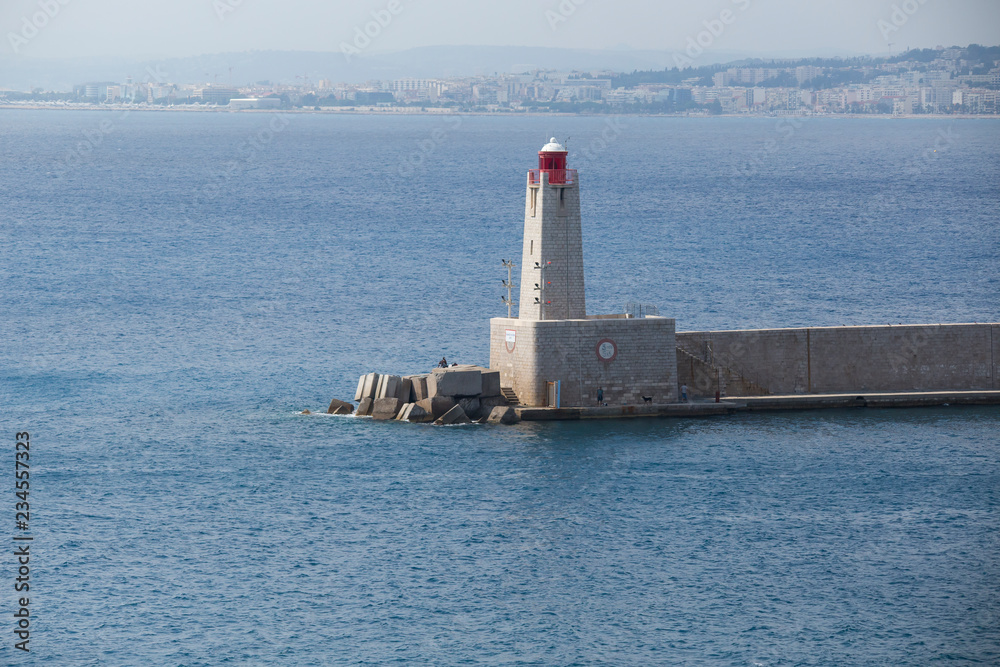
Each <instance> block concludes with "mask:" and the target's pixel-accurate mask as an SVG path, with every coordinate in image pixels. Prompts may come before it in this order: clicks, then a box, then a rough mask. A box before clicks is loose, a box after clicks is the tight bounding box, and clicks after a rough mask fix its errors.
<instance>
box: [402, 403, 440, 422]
mask: <svg viewBox="0 0 1000 667" xmlns="http://www.w3.org/2000/svg"><path fill="white" fill-rule="evenodd" d="M406 420H407V421H408V422H410V423H411V424H429V423H431V422H432V421H434V415H432V414H430V413H429V412H427V411H426V410H424V409H423V408H422V407H420V406H419V405H416V404H414V406H413V408H411V409H410V412H409V414H408V415H407V417H406Z"/></svg>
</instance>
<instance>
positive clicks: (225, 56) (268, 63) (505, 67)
mask: <svg viewBox="0 0 1000 667" xmlns="http://www.w3.org/2000/svg"><path fill="white" fill-rule="evenodd" d="M673 54H674V52H673V51H628V50H624V51H602V50H582V49H556V48H538V47H509V46H432V47H422V48H416V49H409V50H407V51H400V52H396V53H364V54H362V55H361V56H359V57H357V58H355V59H353V60H352V61H351V62H348V60H347V59H346V58H345V57H344V55H343V54H341V53H340V52H339V51H337V52H329V53H316V52H303V51H251V52H243V53H219V54H211V55H203V56H196V57H191V58H167V59H163V60H154V61H145V62H139V61H134V60H127V59H118V58H81V59H73V60H42V59H30V58H16V57H11V56H0V88H11V89H15V90H29V89H32V88H42V89H45V90H69V89H71V88H72V86H73V85H76V84H80V83H84V82H87V81H121V80H123V79H124V78H125V77H126V76H131V77H132V78H134V79H136V80H140V81H143V80H145V79H146V78H147V76H148V75H147V74H146V71H147V67H150V68H154V70H156V71H160V72H163V73H164V74H165V76H166V78H167V80H169V81H170V82H171V83H179V84H185V83H205V82H215V81H218V82H219V83H220V84H234V85H245V84H249V83H252V82H255V81H265V80H266V81H272V82H281V83H290V84H294V83H302V81H303V79H304V78H305V77H308V78H309V80H310V81H312V82H316V81H319V80H320V79H330V80H332V81H335V82H345V83H361V82H364V81H368V80H372V79H396V78H404V77H418V78H436V77H448V76H474V75H478V74H493V73H495V72H508V73H510V72H527V71H531V70H534V69H558V70H572V69H578V70H588V71H589V70H611V71H615V72H633V71H637V70H654V69H661V70H662V68H664V67H668V66H672V65H673V62H674V59H673ZM746 56H747V54H745V53H736V52H731V51H721V50H718V51H713V52H711V53H706V54H705V55H704V56H703V57H702V58H701V59H699V65H712V64H713V63H721V62H728V61H732V60H736V59H738V58H745V57H746Z"/></svg>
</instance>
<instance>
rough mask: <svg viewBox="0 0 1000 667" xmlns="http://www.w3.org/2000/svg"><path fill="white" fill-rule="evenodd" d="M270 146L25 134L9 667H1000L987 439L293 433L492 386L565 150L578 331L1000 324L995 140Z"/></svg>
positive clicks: (622, 430) (594, 131)
mask: <svg viewBox="0 0 1000 667" xmlns="http://www.w3.org/2000/svg"><path fill="white" fill-rule="evenodd" d="M272 119H273V117H271V116H267V115H252V114H240V115H229V114H182V113H167V114H153V113H149V114H139V113H135V114H131V115H129V116H128V117H121V116H120V115H116V114H114V113H108V114H102V113H91V112H11V111H4V112H2V113H0V165H2V166H0V173H2V175H3V185H4V187H3V188H2V190H0V276H2V283H0V284H2V286H3V288H2V297H3V298H2V299H0V331H2V334H3V335H2V336H0V339H2V345H0V404H2V406H3V410H2V411H0V425H2V429H3V432H4V433H6V434H7V435H6V436H5V437H6V438H7V440H8V441H9V442H11V443H12V441H13V434H14V432H15V431H20V430H25V429H27V430H30V431H31V434H32V443H33V448H32V460H31V461H32V465H33V468H32V472H33V473H34V475H33V477H32V484H33V486H32V496H31V500H32V532H33V534H34V535H35V538H36V541H35V542H34V543H33V546H32V549H33V550H34V551H33V552H32V553H33V561H32V566H33V567H32V577H33V582H32V596H33V597H32V607H33V611H34V613H35V617H34V619H33V624H32V629H33V634H32V653H31V655H30V656H20V655H14V650H13V646H12V645H13V641H12V639H11V637H12V632H11V630H12V628H13V623H11V624H10V626H8V629H7V630H3V628H2V627H0V630H3V633H2V634H0V636H3V637H6V638H5V639H3V640H2V645H0V656H3V659H2V661H3V662H11V663H13V662H15V661H17V662H29V663H30V662H38V663H45V664H54V665H77V664H140V663H146V664H163V665H200V664H297V665H299V664H301V665H326V664H383V663H389V662H396V663H399V664H427V663H432V664H538V665H571V664H580V665H582V664H612V665H649V664H678V663H687V664H722V665H767V666H771V665H796V664H807V665H808V664H843V665H851V664H858V665H861V664H894V665H895V664H899V665H924V664H928V663H932V662H944V663H953V664H968V663H972V662H976V661H978V662H979V663H981V664H992V663H996V662H997V661H1000V618H998V616H1000V614H998V610H1000V585H998V583H997V582H998V581H1000V562H998V561H1000V544H998V541H1000V538H998V535H1000V530H998V529H1000V497H998V495H1000V462H998V458H1000V457H998V454H1000V438H998V436H997V433H1000V411H998V410H996V409H993V408H979V409H971V408H970V409H963V408H943V409H937V410H923V411H909V410H903V411H864V410H861V411H842V412H815V413H789V414H779V415H767V416H758V415H751V416H740V417H735V418H731V419H725V420H662V421H636V422H604V423H576V424H572V423H563V424H544V425H542V424H522V425H520V426H518V427H514V428H510V429H495V428H489V427H462V428H452V429H429V428H420V427H415V426H408V425H397V424H388V425H386V424H382V425H377V424H372V423H370V422H367V421H365V420H355V419H351V418H333V417H311V418H309V417H302V416H299V415H297V414H296V412H297V411H298V410H301V409H302V408H305V407H309V408H311V409H314V410H315V409H317V408H321V407H322V406H323V405H325V403H326V402H327V401H328V400H329V399H330V398H331V397H333V396H339V397H350V394H351V393H352V391H353V387H354V383H355V382H356V378H357V376H358V375H359V374H361V373H362V372H366V371H369V370H380V371H390V370H391V371H397V372H408V371H417V370H421V369H425V368H427V367H429V366H430V365H432V364H433V363H434V362H435V361H436V360H437V359H439V358H440V357H441V355H442V354H446V355H447V356H448V358H449V359H450V360H455V361H467V362H479V363H485V362H487V361H488V358H487V357H488V342H487V336H488V325H487V320H488V318H489V317H491V316H497V315H500V314H502V311H503V308H502V304H501V303H500V299H499V296H500V290H499V289H497V288H498V287H499V280H500V278H501V271H499V270H498V269H500V268H501V267H500V266H499V259H500V258H501V257H505V256H509V255H516V253H517V251H518V249H519V248H520V245H519V243H520V232H521V230H520V224H521V220H520V218H521V216H522V206H523V199H522V197H523V187H524V171H525V170H526V169H528V168H530V167H531V166H533V165H532V162H533V161H534V152H535V151H537V149H538V147H540V146H541V145H542V143H543V142H544V140H545V139H547V138H548V137H549V136H552V135H557V136H560V137H562V136H567V135H571V136H572V137H573V138H572V139H571V140H570V149H571V151H572V152H573V157H572V158H571V159H573V160H574V163H575V165H576V166H579V167H580V168H581V170H582V181H583V187H584V190H583V197H584V216H585V219H584V234H585V244H586V245H585V257H586V261H587V281H588V300H589V302H590V310H591V312H611V311H616V310H619V309H620V308H621V305H622V303H623V302H624V301H626V300H628V299H639V300H642V301H645V302H648V303H653V304H656V305H658V306H659V307H660V309H661V312H663V313H664V314H669V315H671V316H675V317H677V319H678V326H679V327H680V328H682V329H689V330H690V329H702V328H729V327H743V326H794V325H802V324H814V325H824V324H862V323H875V324H878V323H885V322H890V321H891V322H893V323H895V322H939V321H997V320H1000V298H998V294H1000V238H998V236H1000V232H998V225H997V210H998V204H1000V186H998V183H1000V157H998V156H1000V152H998V151H997V148H998V147H1000V126H998V125H997V124H995V123H992V122H982V121H966V122H961V121H955V122H953V123H949V122H947V121H901V122H892V121H885V120H872V121H861V120H855V121H844V120H820V119H810V120H806V121H804V122H803V123H802V125H801V126H798V127H796V126H791V125H787V124H786V125H783V126H780V127H779V126H778V125H777V122H776V121H764V120H741V119H705V120H697V119H655V118H649V119H640V118H627V119H623V120H622V125H623V126H622V127H620V128H618V129H617V136H613V138H612V140H611V141H610V142H609V145H608V146H607V147H602V146H601V145H600V143H599V142H597V141H596V139H597V137H599V136H600V134H601V132H602V131H603V129H604V128H605V127H607V126H606V125H604V123H605V120H604V119H599V118H597V119H591V118H565V117H558V118H544V117H534V118H484V117H466V118H462V119H461V121H460V122H457V121H455V120H451V121H448V120H445V119H438V118H433V117H420V118H380V117H361V116H358V117H325V116H308V115H303V116H299V115H295V116H291V117H289V118H288V119H287V125H281V126H280V127H279V129H278V130H277V131H274V130H271V133H270V134H268V132H267V130H268V129H269V127H268V126H269V122H270V121H271V120H272ZM102 120H108V121H110V122H111V123H112V129H111V131H110V132H109V133H107V134H106V135H103V139H102V140H101V142H100V145H98V146H96V147H92V149H91V150H90V151H88V152H87V155H83V156H80V157H79V159H77V158H73V159H72V160H71V161H72V162H73V165H72V166H71V168H69V169H65V168H64V166H63V164H62V163H63V162H64V161H65V159H66V157H67V155H70V151H75V150H78V148H79V146H80V142H81V141H84V140H85V138H84V137H85V135H84V132H85V131H87V132H90V133H91V135H90V136H94V135H93V134H92V133H93V131H94V130H95V129H96V128H100V126H101V122H102ZM105 127H106V126H105ZM274 127H278V126H274ZM789 130H791V132H789ZM941 132H945V135H941V134H939V133H941ZM608 135H609V136H610V135H614V133H613V132H610V131H609V133H608ZM941 136H946V137H948V139H947V141H946V142H944V143H942V142H941V141H938V142H937V143H938V145H939V146H943V150H941V151H940V152H939V153H937V154H934V153H927V151H928V149H931V150H933V147H934V146H935V142H936V141H937V139H938V138H940V137H941ZM251 140H254V141H256V142H258V143H257V144H256V145H254V144H252V143H249V142H250V141H251ZM428 142H429V143H428ZM10 446H11V447H12V444H11V445H10ZM7 474H11V473H7ZM11 514H13V512H12V511H11ZM9 520H13V516H11V517H10V519H9ZM3 567H4V570H3V572H4V577H5V579H6V580H7V581H8V582H11V581H12V578H13V576H14V575H13V565H12V564H11V561H10V558H7V559H4V565H3ZM9 585H10V583H2V582H0V586H4V587H7V586H9ZM7 590H8V591H10V589H9V588H8V589H7ZM11 597H12V594H11V593H9V592H8V594H7V596H6V597H5V598H4V599H5V600H6V602H5V603H4V604H5V605H6V606H7V607H9V606H10V605H11V604H12V602H13V601H12V599H11ZM8 618H10V617H8ZM18 653H20V652H18Z"/></svg>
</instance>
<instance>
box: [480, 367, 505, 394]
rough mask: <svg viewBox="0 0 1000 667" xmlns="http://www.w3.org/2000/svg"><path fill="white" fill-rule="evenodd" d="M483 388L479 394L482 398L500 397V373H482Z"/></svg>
mask: <svg viewBox="0 0 1000 667" xmlns="http://www.w3.org/2000/svg"><path fill="white" fill-rule="evenodd" d="M482 375H483V388H482V391H480V392H479V395H480V396H499V395H500V371H482Z"/></svg>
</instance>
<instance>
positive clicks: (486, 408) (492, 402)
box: [479, 396, 507, 417]
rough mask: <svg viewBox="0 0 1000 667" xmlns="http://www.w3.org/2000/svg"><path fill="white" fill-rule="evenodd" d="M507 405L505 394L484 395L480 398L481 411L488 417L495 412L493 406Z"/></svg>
mask: <svg viewBox="0 0 1000 667" xmlns="http://www.w3.org/2000/svg"><path fill="white" fill-rule="evenodd" d="M506 406H507V399H506V398H504V397H503V396H484V397H482V398H480V399H479V412H480V414H482V415H485V416H487V417H488V416H489V415H490V413H491V412H493V408H497V407H506Z"/></svg>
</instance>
